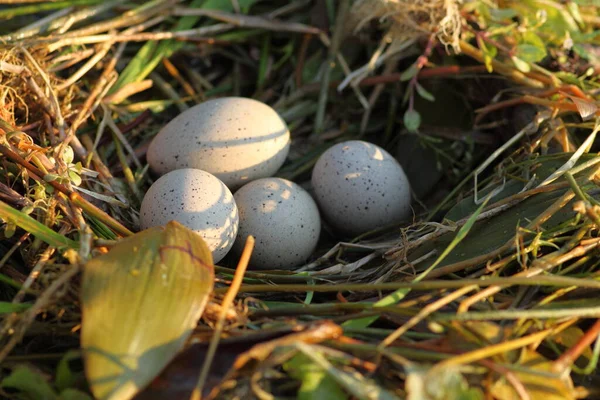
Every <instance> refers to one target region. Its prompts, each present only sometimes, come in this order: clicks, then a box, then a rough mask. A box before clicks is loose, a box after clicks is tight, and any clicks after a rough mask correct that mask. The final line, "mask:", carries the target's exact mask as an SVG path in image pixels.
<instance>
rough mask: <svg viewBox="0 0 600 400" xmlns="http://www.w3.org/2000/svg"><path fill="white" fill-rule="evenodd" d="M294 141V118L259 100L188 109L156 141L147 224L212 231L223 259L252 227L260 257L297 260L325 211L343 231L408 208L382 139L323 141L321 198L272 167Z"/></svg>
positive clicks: (317, 189)
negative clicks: (290, 126) (171, 223)
mask: <svg viewBox="0 0 600 400" xmlns="http://www.w3.org/2000/svg"><path fill="white" fill-rule="evenodd" d="M289 148H290V131H289V129H288V127H287V125H286V123H285V122H284V121H283V119H282V118H281V117H280V116H279V115H278V114H277V112H276V111H275V110H273V109H272V108H271V107H269V106H268V105H266V104H264V103H261V102H259V101H256V100H253V99H249V98H242V97H226V98H220V99H215V100H209V101H206V102H204V103H201V104H198V105H196V106H194V107H192V108H190V109H188V110H186V111H185V112H183V113H181V114H179V115H178V116H177V117H175V118H174V119H173V120H172V121H171V122H169V123H168V124H167V125H166V126H164V127H163V128H162V129H161V130H160V132H159V133H158V134H157V135H156V136H155V137H154V139H153V140H152V142H151V143H150V147H149V148H148V154H147V159H148V164H149V165H150V169H151V170H152V172H154V173H155V174H157V175H159V176H160V178H158V179H157V180H156V182H154V184H152V186H151V187H150V189H149V190H148V192H147V193H146V195H145V196H144V199H143V201H142V205H141V209H140V227H141V229H146V228H150V227H153V226H160V225H165V224H166V223H167V222H169V221H172V220H175V221H178V222H180V223H182V224H183V225H185V226H187V227H188V228H190V229H192V230H193V231H195V232H196V233H198V234H199V235H201V236H202V237H203V238H204V240H205V242H206V244H207V245H208V247H209V248H210V250H211V251H212V255H213V259H214V262H215V263H217V262H219V261H220V260H222V259H223V257H225V255H226V254H227V253H228V252H230V251H232V252H235V253H236V255H238V256H239V254H241V251H242V249H243V245H244V243H245V240H246V238H247V236H248V235H253V236H254V237H255V239H256V243H255V248H254V252H253V254H252V257H251V261H250V264H251V266H252V267H254V268H258V269H292V268H295V267H298V266H300V265H302V264H303V263H305V262H306V261H307V259H308V258H309V257H310V256H311V255H312V254H313V252H314V250H315V248H316V246H317V243H318V241H319V235H320V232H321V217H320V213H321V214H322V216H323V218H324V220H325V221H326V222H327V223H328V224H329V226H331V227H332V228H333V229H334V230H335V231H336V232H338V233H339V234H341V235H344V236H356V235H359V234H361V233H365V232H368V231H370V230H373V229H375V228H378V227H381V226H383V225H388V224H392V223H396V222H401V221H402V220H405V219H407V218H408V217H409V216H410V213H411V208H410V202H411V192H410V185H409V182H408V179H407V177H406V175H405V174H404V171H403V170H402V167H401V166H400V164H399V163H398V162H397V161H396V159H394V158H393V157H392V156H391V155H390V154H389V153H388V152H386V151H385V150H384V149H382V148H381V147H379V146H376V145H374V144H371V143H368V142H364V141H359V140H352V141H346V142H342V143H338V144H336V145H334V146H332V147H331V148H329V149H328V150H327V151H325V152H324V153H323V154H322V155H321V156H320V157H319V159H318V161H317V163H316V165H315V167H314V168H313V172H312V179H311V185H312V192H313V196H314V200H313V196H311V195H310V194H309V192H307V191H306V190H304V189H303V188H302V187H301V186H300V185H298V184H296V183H294V182H291V181H289V180H286V179H281V178H274V177H272V176H273V175H275V174H276V173H277V171H278V170H279V168H280V167H281V166H282V165H283V163H284V162H285V160H286V158H287V155H288V152H289ZM232 192H233V193H232ZM315 200H316V202H315ZM317 205H318V206H317ZM319 210H320V213H319Z"/></svg>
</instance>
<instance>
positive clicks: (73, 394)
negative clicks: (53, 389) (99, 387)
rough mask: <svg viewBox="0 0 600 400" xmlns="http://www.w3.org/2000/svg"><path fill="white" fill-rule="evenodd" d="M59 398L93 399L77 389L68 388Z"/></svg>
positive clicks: (71, 399) (65, 399)
mask: <svg viewBox="0 0 600 400" xmlns="http://www.w3.org/2000/svg"><path fill="white" fill-rule="evenodd" d="M58 399H59V400H93V399H92V397H91V396H90V395H89V394H87V393H84V392H82V391H80V390H77V389H66V390H64V391H62V392H61V393H60V396H58Z"/></svg>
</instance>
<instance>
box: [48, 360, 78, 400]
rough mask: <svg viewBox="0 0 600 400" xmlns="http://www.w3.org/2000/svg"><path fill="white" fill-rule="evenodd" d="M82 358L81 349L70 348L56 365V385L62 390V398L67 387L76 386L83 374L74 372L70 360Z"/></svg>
mask: <svg viewBox="0 0 600 400" xmlns="http://www.w3.org/2000/svg"><path fill="white" fill-rule="evenodd" d="M79 358H81V353H80V352H79V351H75V350H70V351H67V352H66V353H65V355H64V356H63V357H62V358H61V359H60V361H59V363H58V366H57V367H56V378H54V385H55V386H56V388H57V389H58V390H59V391H60V392H61V398H62V395H63V392H62V391H64V390H65V389H68V388H71V387H73V386H75V383H76V382H77V380H78V379H79V378H80V375H81V374H77V373H74V372H73V371H71V367H70V366H69V362H70V361H71V360H77V359H79Z"/></svg>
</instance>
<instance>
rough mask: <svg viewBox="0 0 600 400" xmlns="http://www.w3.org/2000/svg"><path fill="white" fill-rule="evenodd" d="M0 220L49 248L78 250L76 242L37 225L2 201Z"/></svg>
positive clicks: (33, 220) (41, 225) (31, 219)
mask: <svg viewBox="0 0 600 400" xmlns="http://www.w3.org/2000/svg"><path fill="white" fill-rule="evenodd" d="M0 218H2V219H3V220H5V221H10V222H12V223H13V224H15V225H17V226H18V227H20V228H22V229H24V230H26V231H27V232H29V233H31V234H32V235H34V236H35V237H37V238H39V239H41V240H43V241H44V242H46V243H48V244H49V245H50V246H54V247H56V248H58V249H61V250H64V249H77V248H79V243H77V242H76V241H74V240H71V239H68V238H67V237H65V236H63V235H61V234H60V233H56V232H54V231H53V230H52V229H50V228H48V227H47V226H46V225H44V224H41V223H39V222H38V221H36V220H35V219H33V218H31V217H30V216H29V215H27V214H23V213H22V212H20V211H18V210H15V209H14V208H12V207H11V206H9V205H8V204H6V203H4V202H3V201H0Z"/></svg>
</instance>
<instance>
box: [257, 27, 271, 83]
mask: <svg viewBox="0 0 600 400" xmlns="http://www.w3.org/2000/svg"><path fill="white" fill-rule="evenodd" d="M270 55H271V35H265V37H264V38H263V43H262V48H261V50H260V62H259V64H258V82H257V83H256V86H257V87H259V88H261V87H262V86H263V85H264V83H265V81H266V80H267V69H268V67H269V58H270Z"/></svg>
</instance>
